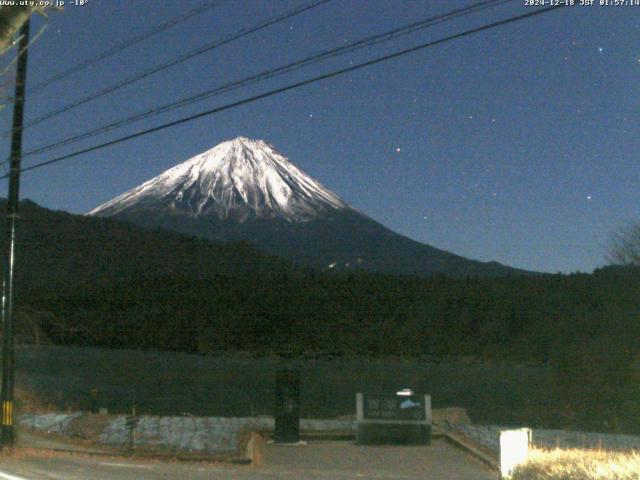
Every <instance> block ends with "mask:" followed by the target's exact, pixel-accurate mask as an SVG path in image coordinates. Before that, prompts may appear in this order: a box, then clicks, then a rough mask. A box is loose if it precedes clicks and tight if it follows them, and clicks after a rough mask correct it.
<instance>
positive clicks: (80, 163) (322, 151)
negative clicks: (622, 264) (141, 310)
mask: <svg viewBox="0 0 640 480" xmlns="http://www.w3.org/2000/svg"><path fill="white" fill-rule="evenodd" d="M67 3H69V2H67ZM201 3H202V1H201V0H195V1H194V0H171V1H170V0H136V1H130V0H89V2H88V4H87V5H85V6H82V7H80V6H74V5H67V7H65V11H64V12H63V13H51V14H50V16H49V19H48V21H45V20H43V19H42V18H36V19H35V20H34V22H33V25H32V31H35V32H37V31H38V30H39V29H40V28H41V27H42V26H43V25H45V24H46V25H47V28H46V30H45V31H44V32H43V33H42V35H41V36H40V37H39V38H38V39H37V41H36V42H35V43H34V45H33V47H32V49H31V50H30V57H29V78H28V83H29V84H31V85H34V84H37V83H39V82H40V81H42V80H44V79H46V78H47V77H49V76H51V75H52V74H55V73H57V72H60V71H62V70H64V69H66V68H69V67H70V66H73V65H74V64H76V63H78V62H80V61H82V60H84V59H86V58H89V57H92V56H94V55H96V54H98V53H99V52H101V51H103V50H104V49H106V48H107V47H109V46H111V45H113V44H114V43H115V42H118V41H122V40H126V39H128V38H131V37H132V36H134V35H136V34H139V33H141V32H144V31H145V30H147V29H149V28H151V27H153V26H155V25H157V24H159V23H162V22H164V21H167V20H168V19H170V18H173V17H175V16H176V15H178V14H179V13H180V12H184V11H186V10H188V9H191V8H194V7H196V6H198V5H200V4H201ZM304 3H306V2H304V1H293V0H291V1H285V0H278V1H275V0H274V1H255V0H229V1H227V2H225V3H222V4H221V5H220V6H218V7H217V8H214V9H211V10H209V11H207V12H205V13H202V14H201V15H198V16H197V17H195V18H192V19H190V20H188V21H185V22H183V23H181V24H180V25H178V26H175V27H173V28H171V29H169V30H167V31H165V32H163V33H162V34H159V35H157V36H155V37H152V38H151V39H149V40H146V41H144V42H142V43H140V44H138V45H135V46H132V47H131V48H129V49H127V50H125V51H124V52H122V53H120V54H118V55H116V56H114V57H111V58H110V59H108V60H105V61H103V62H101V63H99V64H98V65H96V66H93V67H91V68H88V69H86V70H84V71H82V72H81V73H78V74H76V75H74V76H73V77H71V78H69V79H66V80H64V81H61V82H59V83H56V84H55V85H52V86H51V87H49V88H47V89H44V90H42V91H41V92H38V93H34V94H33V95H30V96H28V99H27V119H29V118H34V117H37V116H39V115H41V114H43V113H45V112H48V111H50V110H52V109H55V108H58V107H61V106H64V105H66V104H68V103H69V102H72V101H74V100H76V99H78V98H80V97H82V96H83V95H86V94H88V93H90V92H93V91H95V90H98V89H100V88H103V87H105V86H108V85H110V84H112V83H114V82H116V81H118V80H119V79H121V78H123V77H126V76H130V75H133V74H135V73H137V72H140V71H142V70H145V69H147V68H150V67H152V66H154V65H156V64H158V63H160V62H164V61H166V60H168V59H171V58H173V57H176V56H178V55H180V54H183V53H185V52H187V51H189V50H191V49H194V48H197V47H198V46H201V45H204V44H206V43H209V42H212V41H214V40H215V39H217V38H221V37H223V36H225V35H228V34H230V33H233V32H235V31H237V30H240V29H242V28H245V27H248V26H251V25H253V24H255V23H257V22H259V21H261V20H263V19H265V18H267V17H270V16H274V15H277V14H279V13H280V12H282V11H284V10H287V9H290V8H293V7H295V6H298V5H303V4H304ZM470 3H472V2H467V1H447V2H445V1H435V0H432V1H400V0H395V1H394V0H369V1H353V0H332V1H331V2H329V3H328V4H326V5H323V6H320V7H318V8H316V9H314V10H312V11H309V12H307V13H304V14H301V15H299V16H297V17H295V18H293V19H290V20H287V21H286V22H283V23H281V24H278V25H274V26H271V27H269V28H267V29H265V30H263V31H261V32H259V33H256V34H253V35H251V36H248V37H246V38H244V39H242V40H238V41H236V42H233V43H231V44H229V45H226V46H223V47H221V48H218V49H215V50H213V51H210V52H208V53H206V54H203V55H201V56H199V57H198V58H196V59H192V60H190V61H188V62H186V63H183V64H182V65H180V66H176V67H173V68H170V69H167V70H166V71H164V72H162V73H160V74H156V75H153V76H151V77H149V78H147V79H145V80H143V81H141V82H138V83H135V84H133V85H130V86H128V87H126V88H124V89H122V90H120V91H119V92H117V93H115V94H113V95H109V96H107V97H105V98H102V99H99V100H96V101H93V102H90V103H88V104H86V105H84V106H82V107H80V108H77V109H75V110H72V111H70V112H67V113H66V114H64V115H61V116H59V117H57V118H55V119H51V120H49V121H46V122H43V123H41V124H39V125H36V126H33V127H32V128H29V129H27V130H26V132H25V150H29V149H33V148H34V147H38V146H41V145H46V144H48V143H50V142H53V141H56V140H59V139H61V138H64V137H67V136H69V135H72V134H75V133H82V132H83V131H85V130H88V129H90V128H92V127H96V126H100V125H102V124H103V123H108V122H110V121H113V120H116V119H119V118H122V117H125V116H128V115H132V114H135V113H138V112H141V111H144V110H146V109H148V108H152V107H154V106H156V105H159V104H163V103H166V102H169V101H171V100H174V99H177V98H179V97H182V96H185V95H188V94H192V93H197V92H199V91H201V90H205V89H207V88H212V87H215V86H218V85H222V84H224V83H227V82H230V81H233V80H236V79H240V78H243V77H246V76H249V75H252V74H254V73H258V72H260V71H262V70H265V69H268V68H272V67H275V66H279V65H282V64H284V63H287V62H290V61H294V60H297V59H300V58H303V57H306V56H309V55H311V54H313V53H316V52H319V51H321V50H324V49H326V48H331V47H337V46H340V45H342V44H344V43H346V42H350V41H353V40H357V39H360V38H362V37H365V36H368V35H372V34H374V33H379V32H383V31H386V30H389V29H392V28H394V27H398V26H401V25H404V24H406V23H409V22H413V21H416V20H418V19H422V18H426V17H429V16H432V15H435V14H438V13H444V12H446V11H448V10H452V9H454V8H458V7H461V6H465V5H468V4H470ZM596 3H598V1H596ZM532 8H534V7H528V6H525V4H524V0H518V1H513V2H510V3H508V4H506V5H503V6H499V7H495V8H493V9H490V10H487V11H485V12H481V13H479V14H476V15H471V16H468V17H465V18H463V19H457V20H454V21H451V22H447V23H443V24H440V25H438V26H436V27H434V28H431V29H427V30H424V31H422V32H418V33H415V34H412V35H410V36H406V37H401V38H398V39H396V40H394V41H392V42H388V43H386V44H384V45H381V46H376V47H374V48H371V49H366V50H363V51H360V52H358V53H355V54H350V55H347V56H345V57H341V58H337V59H333V60H331V61H328V62H325V63H322V64H320V65H317V66H313V67H310V68H306V69H303V70H300V71H298V72H296V73H294V74H291V75H287V76H285V77H281V78H278V79H273V80H270V81H266V82H263V83H260V84H258V85H255V86H252V87H249V88H245V89H242V90H237V91H235V92H232V93H228V94H225V95H222V96H219V97H215V98H211V99H208V100H205V101H203V102H201V103H197V104H195V105H192V106H189V107H186V108H182V109H180V110H177V111H174V112H170V113H166V114H163V115H160V116H158V117H154V118H151V119H148V120H145V121H143V122H140V123H138V124H135V125H132V126H130V127H127V128H125V129H122V130H118V131H114V132H110V133H108V134H105V135H102V136H100V137H96V138H93V139H91V140H87V141H85V142H82V143H79V144H76V145H73V146H70V147H66V148H63V149H61V150H56V151H55V152H51V153H48V154H45V155H42V156H30V157H26V158H25V159H24V163H25V165H30V164H33V163H35V162H39V161H43V160H47V159H49V158H53V157H54V156H57V155H60V154H62V153H67V152H71V151H73V150H76V149H78V148H81V147H84V146H90V145H92V144H94V143H99V142H103V141H107V140H109V139H111V138H116V137H117V136H121V135H123V134H126V133H132V132H135V131H137V130H139V129H142V128H144V127H150V126H154V125H158V124H160V123H164V122H166V121H169V120H171V119H176V118H180V117H183V116H186V115H188V114H190V113H195V112H199V111H202V110H206V109H209V108H213V107H215V106H217V105H222V104H225V103H228V102H230V101H233V100H237V99H241V98H244V97H247V96H250V95H254V94H256V93H260V92H264V91H267V90H269V89H272V88H275V87H278V86H282V85H286V84H288V83H290V82H293V81H297V80H301V79H304V78H308V77H310V76H313V75H317V74H320V73H322V72H328V71H330V70H332V69H336V68H340V67H344V66H347V65H350V62H355V63H357V62H359V61H363V60H367V59H370V58H373V57H376V56H379V55H383V54H385V53H389V52H393V51H396V50H401V49H403V48H407V47H409V46H412V45H417V44H420V43H424V42H427V41H429V40H434V39H437V38H440V37H444V36H447V35H450V34H453V33H457V32H460V31H463V30H465V29H469V28H473V27H476V26H480V25H482V24H485V23H489V22H493V21H496V20H499V19H502V18H506V17H508V16H511V15H515V14H520V13H524V12H527V11H531V9H532ZM639 40H640V6H628V5H627V6H620V7H613V6H609V7H605V6H597V5H596V6H591V7H584V6H574V7H567V8H564V9H560V10H558V11H554V12H551V13H547V14H544V15H541V16H537V17H533V18H531V19H527V20H524V21H521V22H517V23H514V24H510V25H507V26H503V27H499V28H496V29H494V30H490V31H487V32H482V33H479V34H475V35H472V36H467V37H465V38H462V39H459V40H454V41H451V42H448V43H446V44H443V45H439V46H436V47H433V48H429V49H426V50H422V51H419V52H417V53H413V54H410V55H407V56H404V57H402V58H398V59H394V60H391V61H388V62H385V63H382V64H379V65H376V66H373V67H370V68H366V69H362V70H359V71H357V72H353V73H351V74H347V75H344V76H341V77H337V78H333V79H330V80H326V81H323V82H319V83H315V84H313V85H309V86H305V87H302V88H300V89H297V90H295V91H291V92H287V93H284V94H281V95H277V96H273V97H270V98H268V99H264V100H260V101H257V102H254V103H251V104H248V105H244V106H241V107H238V108H235V109H232V110H229V111H226V112H223V113H220V114H217V115H214V116H210V117H206V118H202V119H199V120H197V121H194V122H191V123H188V124H184V125H181V126H179V127H176V128H172V129H170V130H165V131H164V132H162V133H156V134H151V135H147V136H145V137H142V138H139V139H136V140H133V141H131V142H127V143H124V144H121V145H117V146H114V147H110V148H107V149H104V150H101V151H98V152H94V153H90V154H86V155H83V156H81V157H78V158H75V159H73V160H69V161H67V162H63V163H59V164H57V165H55V166H51V167H48V168H43V169H39V170H34V171H32V172H28V173H25V174H24V176H23V181H22V197H23V198H24V197H27V198H30V199H32V200H34V201H36V202H37V203H39V204H41V205H43V206H45V207H48V208H52V209H61V210H66V211H70V212H74V213H83V212H86V211H88V210H90V209H92V208H94V207H95V206H97V205H99V204H100V203H102V202H104V201H106V200H108V199H110V198H112V197H114V196H116V195H117V194H119V193H122V192H123V191H125V190H127V189H129V188H131V187H133V186H135V185H137V184H139V183H141V182H142V181H144V180H147V179H149V178H151V177H152V176H155V175H157V174H159V173H161V172H162V171H164V170H165V169H167V168H169V167H171V166H172V165H174V164H176V163H179V162H181V161H183V160H186V159H188V158H190V157H191V156H193V155H195V154H197V153H200V152H201V151H204V150H206V149H208V148H210V147H212V146H214V145H216V144H217V143H219V142H221V141H223V140H226V139H229V138H233V137H236V136H239V135H243V136H247V137H251V138H261V139H264V140H266V141H268V142H270V143H271V144H273V145H274V146H275V147H276V148H277V149H279V150H280V151H281V152H282V153H283V154H285V155H286V156H288V157H289V158H290V160H292V161H293V162H294V163H295V164H297V165H298V166H299V167H301V168H302V169H303V170H305V171H306V172H307V173H309V174H311V175H312V176H314V177H315V178H317V179H318V180H319V181H320V182H322V183H323V184H324V185H325V186H327V187H328V188H329V189H331V190H333V191H335V192H336V193H338V194H339V195H340V196H342V197H343V198H344V199H345V200H346V201H347V202H348V203H350V204H351V205H352V206H354V207H355V208H357V209H359V210H361V211H362V212H364V213H366V214H367V215H369V216H371V217H373V218H374V219H376V220H378V221H380V222H381V223H383V224H385V225H386V226H388V227H390V228H392V229H393V230H395V231H397V232H399V233H401V234H404V235H406V236H408V237H411V238H413V239H416V240H418V241H421V242H424V243H427V244H430V245H433V246H436V247H438V248H442V249H445V250H449V251H452V252H454V253H457V254H460V255H464V256H467V257H470V258H474V259H479V260H497V261H500V262H502V263H505V264H508V265H512V266H516V267H520V268H525V269H532V270H540V271H549V272H557V271H561V272H571V271H576V270H581V271H591V270H593V269H594V268H596V267H598V266H600V265H603V264H604V254H605V251H606V245H607V242H608V238H609V235H610V234H611V232H613V231H615V230H616V229H618V228H619V227H621V226H624V225H626V224H627V223H628V222H631V221H634V220H640V189H639V188H638V183H639V180H640V162H639V161H638V160H639V159H638V154H639V152H640V135H638V133H637V131H638V128H637V127H638V124H639V120H640V81H639V78H638V77H639V75H640V42H639ZM9 57H10V56H9V55H5V57H4V58H3V61H4V63H5V64H6V63H7V61H8V60H9ZM12 75H13V73H12V72H9V73H7V74H5V76H4V78H3V83H4V84H10V83H11V82H10V79H11V78H12ZM5 88H7V87H6V86H5ZM3 93H5V94H9V95H10V94H12V90H11V88H9V89H8V90H5V92H3ZM10 119H11V108H10V107H7V108H5V109H4V110H3V111H2V112H0V126H1V127H2V130H3V131H4V130H6V129H7V128H8V127H9V125H10ZM3 149H4V150H3V151H2V152H1V153H2V155H3V157H4V158H6V155H7V152H8V141H7V140H6V139H4V140H3ZM5 167H6V166H5ZM4 183H6V181H4ZM5 192H6V186H5V185H3V190H2V192H0V193H2V194H6V193H5Z"/></svg>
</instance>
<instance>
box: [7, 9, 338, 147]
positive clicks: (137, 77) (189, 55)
mask: <svg viewBox="0 0 640 480" xmlns="http://www.w3.org/2000/svg"><path fill="white" fill-rule="evenodd" d="M330 1H331V0H315V1H314V2H312V3H310V4H306V5H303V6H302V7H298V8H295V9H293V10H288V11H287V12H285V13H283V14H281V15H279V16H277V17H275V18H272V19H269V20H266V21H264V22H261V23H258V24H256V25H254V26H253V27H249V28H244V29H242V30H240V31H239V32H237V33H234V34H232V35H230V36H227V37H225V38H223V39H222V40H218V41H215V42H213V43H210V44H207V45H205V46H203V47H200V48H198V49H197V50H193V51H191V52H188V53H186V54H184V55H180V56H179V57H177V58H174V59H173V60H170V61H168V62H165V63H162V64H160V65H157V66H155V67H153V68H150V69H148V70H145V71H144V72H142V73H140V74H136V75H133V76H131V77H128V78H125V79H124V80H121V81H119V82H118V83H116V84H114V85H111V86H109V87H106V88H103V89H102V90H98V91H97V92H94V93H91V94H89V95H87V96H85V97H83V98H81V99H80V100H78V101H76V102H74V103H71V104H69V105H66V106H64V107H62V108H59V109H57V110H53V111H51V112H48V113H45V114H44V115H41V116H40V117H37V118H35V119H33V120H31V121H29V122H27V123H26V124H25V125H24V127H23V129H27V128H29V127H32V126H34V125H37V124H39V123H41V122H44V121H45V120H49V119H51V118H53V117H57V116H58V115H60V114H62V113H66V112H68V111H69V110H72V109H74V108H77V107H79V106H80V105H84V104H85V103H87V102H90V101H91V100H95V99H97V98H100V97H103V96H105V95H107V94H109V93H113V92H115V91H117V90H119V89H121V88H123V87H125V86H127V85H131V84H132V83H135V82H137V81H139V80H142V79H144V78H147V77H149V76H151V75H154V74H156V73H158V72H161V71H163V70H166V69H167V68H170V67H173V66H175V65H178V64H180V63H182V62H185V61H187V60H190V59H192V58H194V57H196V56H198V55H202V54H203V53H205V52H208V51H211V50H213V49H215V48H218V47H221V46H222V45H226V44H227V43H231V42H233V41H234V40H237V39H239V38H242V37H245V36H247V35H251V34H253V33H255V32H258V31H259V30H262V29H264V28H267V27H269V26H271V25H274V24H276V23H279V22H282V21H284V20H287V19H289V18H291V17H294V16H296V15H299V14H301V13H304V12H306V11H309V10H311V9H313V8H316V7H319V6H320V5H323V4H325V3H328V2H330ZM9 133H11V132H4V133H3V134H2V136H1V137H0V138H5V137H6V136H7V135H8V134H9Z"/></svg>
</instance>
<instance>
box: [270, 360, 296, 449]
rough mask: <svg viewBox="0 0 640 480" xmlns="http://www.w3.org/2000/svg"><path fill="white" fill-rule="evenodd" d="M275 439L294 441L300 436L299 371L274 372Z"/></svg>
mask: <svg viewBox="0 0 640 480" xmlns="http://www.w3.org/2000/svg"><path fill="white" fill-rule="evenodd" d="M274 416H275V431H274V437H275V441H276V442H278V443H295V442H297V441H298V440H299V439H300V438H299V436H300V371H299V370H293V369H288V370H278V372H276V405H275V415H274Z"/></svg>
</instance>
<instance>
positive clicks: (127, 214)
mask: <svg viewBox="0 0 640 480" xmlns="http://www.w3.org/2000/svg"><path fill="white" fill-rule="evenodd" d="M87 215H91V216H101V217H113V218H115V219H120V220H124V221H128V222H131V223H134V224H137V225H139V226H143V227H148V228H154V229H155V228H162V229H168V230H173V231H178V232H181V233H185V234H188V235H192V236H196V237H201V238H205V239H210V240H222V241H237V240H244V241H248V242H250V243H253V244H254V245H256V246H257V247H258V248H260V249H263V250H265V251H267V252H268V253H272V254H275V255H278V256H281V257H284V258H287V259H289V260H291V261H293V262H295V263H299V264H302V265H306V266H311V267H314V268H318V269H323V270H344V269H358V270H369V271H375V272H389V273H399V274H410V275H433V274H444V275H451V276H466V275H469V276H498V275H509V274H519V273H520V274H522V273H527V272H525V271H522V270H517V269H514V268H510V267H506V266H504V265H501V264H499V263H497V262H487V263H485V262H479V261H474V260H469V259H467V258H464V257H460V256H458V255H454V254H452V253H449V252H446V251H444V250H439V249H437V248H434V247H431V246H429V245H425V244H421V243H419V242H416V241H414V240H411V239H409V238H406V237H403V236H402V235H399V234H397V233H395V232H392V231H391V230H389V229H388V228H386V227H384V226H383V225H381V224H379V223H377V222H376V221H374V220H372V219H371V218H369V217H367V216H366V215H364V214H362V213H360V212H358V211H357V210H356V209H354V208H352V207H350V206H349V205H348V204H347V203H346V202H344V201H343V200H342V199H341V198H340V197H339V196H338V195H336V194H335V193H333V192H331V191H329V190H328V189H327V188H325V187H324V186H322V185H321V184H320V183H319V182H318V181H316V180H314V179H313V178H311V177H310V176H309V175H307V174H306V173H304V172H303V171H302V170H300V169H299V168H297V167H296V166H295V165H293V164H292V163H291V162H290V161H289V160H288V159H287V158H286V157H284V156H283V155H282V154H280V153H279V152H278V151H276V150H275V148H273V147H272V146H271V145H269V144H268V143H266V142H264V141H262V140H251V139H247V138H244V137H238V138H236V139H233V140H229V141H226V142H223V143H220V144H219V145H217V146H215V147H214V148H212V149H210V150H208V151H206V152H204V153H201V154H199V155H196V156H195V157H193V158H191V159H189V160H187V161H185V162H183V163H180V164H179V165H177V166H175V167H173V168H171V169H169V170H167V171H165V172H164V173H162V174H160V175H159V176H157V177H155V178H152V179H151V180H149V181H147V182H144V183H143V184H141V185H139V186H137V187H135V188H133V189H132V190H129V191H128V192H125V193H123V194H122V195H120V196H118V197H116V198H114V199H113V200H110V201H108V202H106V203H104V204H103V205H100V206H99V207H97V208H95V209H94V210H92V211H90V212H89V213H88V214H87Z"/></svg>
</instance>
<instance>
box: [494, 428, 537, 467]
mask: <svg viewBox="0 0 640 480" xmlns="http://www.w3.org/2000/svg"><path fill="white" fill-rule="evenodd" d="M530 444H531V429H530V428H520V429H518V430H501V431H500V478H504V479H510V478H511V474H512V473H513V470H514V469H515V468H516V467H517V466H518V465H520V464H522V463H524V462H525V461H526V460H527V457H528V456H529V445H530Z"/></svg>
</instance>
